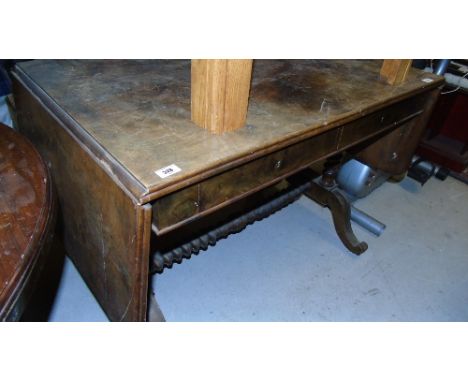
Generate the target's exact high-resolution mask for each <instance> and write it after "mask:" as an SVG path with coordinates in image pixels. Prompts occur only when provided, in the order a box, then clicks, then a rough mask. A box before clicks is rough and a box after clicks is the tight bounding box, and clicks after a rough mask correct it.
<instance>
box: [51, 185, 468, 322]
mask: <svg viewBox="0 0 468 382" xmlns="http://www.w3.org/2000/svg"><path fill="white" fill-rule="evenodd" d="M355 205H356V206H357V207H358V208H360V209H362V210H364V211H366V212H368V213H370V214H371V215H373V216H374V217H375V218H377V219H379V220H381V221H382V222H384V223H385V224H386V225H387V229H386V230H385V232H384V233H383V235H382V236H381V237H379V238H377V237H375V236H372V235H371V234H370V233H368V232H367V231H365V230H363V229H362V228H360V227H359V226H357V225H353V226H354V230H355V232H356V234H357V236H358V238H359V239H361V240H365V241H367V243H368V244H369V249H368V250H367V252H365V253H364V254H363V255H362V256H360V257H358V256H355V255H353V254H351V253H350V252H348V251H347V250H346V249H345V248H344V247H343V245H342V244H341V242H340V241H339V240H338V238H337V236H336V234H335V232H334V229H333V226H332V223H331V217H330V214H329V212H328V210H327V209H324V208H321V207H319V206H318V205H316V204H314V203H313V202H312V201H310V200H308V199H306V198H301V199H300V200H298V201H297V202H295V203H294V204H292V205H290V206H289V207H287V208H285V209H283V210H281V211H279V212H277V213H276V214H274V215H273V216H271V217H270V218H268V219H265V220H263V221H261V222H257V223H255V224H254V225H251V226H249V227H247V229H245V230H244V231H242V232H240V233H238V234H235V235H232V236H230V237H228V238H227V239H225V240H221V241H220V242H219V243H218V244H217V245H216V246H215V247H211V248H209V249H208V250H207V251H205V252H201V253H200V254H199V255H198V256H194V257H192V259H191V260H189V261H185V262H183V263H182V264H180V265H177V264H176V265H175V266H174V267H173V268H172V269H169V270H165V271H164V273H163V274H162V275H158V276H156V280H155V285H156V289H157V296H158V300H159V304H160V306H161V309H162V310H163V312H164V314H165V316H166V319H167V320H168V321H467V320H468V187H467V186H466V185H465V184H463V183H461V182H459V181H457V180H455V179H453V178H450V177H449V178H448V179H447V180H445V181H444V182H441V181H439V180H437V179H434V178H432V179H431V180H429V182H428V183H426V185H425V186H424V187H421V186H420V185H419V184H417V183H416V182H414V181H413V180H411V179H409V178H406V179H405V180H404V181H403V182H401V183H399V184H395V183H386V184H384V185H383V186H382V187H380V188H379V189H377V190H376V191H375V192H374V193H372V194H371V195H370V196H368V197H367V198H365V199H363V200H359V201H357V202H356V204H355ZM49 320H50V321H104V320H106V317H105V315H104V313H103V312H102V310H101V309H100V307H99V306H98V304H97V302H96V301H95V299H94V298H93V296H92V295H91V293H90V292H89V290H88V289H87V287H86V286H85V284H84V282H83V281H82V279H81V277H80V276H79V275H78V273H77V271H76V269H75V268H74V267H73V265H72V264H71V263H70V262H69V261H68V260H67V261H66V263H65V268H64V273H63V277H62V280H61V284H60V288H59V291H58V294H57V297H56V301H55V303H54V306H53V309H52V312H51V314H50V317H49Z"/></svg>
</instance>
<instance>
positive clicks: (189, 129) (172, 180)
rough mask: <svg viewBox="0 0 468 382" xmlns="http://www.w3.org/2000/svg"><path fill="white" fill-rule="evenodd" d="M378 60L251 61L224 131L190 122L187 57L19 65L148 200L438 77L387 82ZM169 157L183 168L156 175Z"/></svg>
mask: <svg viewBox="0 0 468 382" xmlns="http://www.w3.org/2000/svg"><path fill="white" fill-rule="evenodd" d="M380 66H381V61H378V60H377V61H361V60H338V61H335V60H255V62H254V67H253V74H252V86H251V91H250V100H249V110H248V114H247V126H248V127H246V128H242V129H238V130H236V131H231V132H228V133H224V134H211V133H209V132H208V131H207V130H205V129H201V128H199V127H197V126H196V125H195V124H194V123H193V122H191V121H190V61H189V60H154V61H131V60H130V61H129V60H125V61H112V60H103V61H94V60H85V61H75V60H70V61H68V60H67V61H61V60H44V61H43V60H39V61H32V62H25V63H21V64H20V67H19V69H18V75H19V76H20V77H21V78H22V80H24V81H25V82H26V83H28V86H30V87H31V88H32V87H33V85H34V84H37V88H36V89H35V90H34V94H36V95H37V96H38V97H40V98H41V100H43V102H44V103H45V104H47V105H48V107H49V108H53V107H54V105H55V106H56V108H57V109H58V110H62V113H65V114H66V115H68V116H69V118H68V120H66V119H65V118H62V116H61V115H60V114H59V113H58V112H54V113H55V115H56V116H57V117H58V118H60V119H61V120H62V122H63V123H64V124H66V125H67V126H68V128H69V129H70V130H71V131H72V132H73V133H74V134H75V135H76V137H77V139H78V140H79V141H80V142H82V144H84V145H85V146H86V147H88V148H89V150H90V151H91V152H93V153H94V154H95V155H96V156H97V157H99V158H100V160H101V161H102V163H103V164H104V165H105V166H104V167H105V171H106V172H107V173H108V175H109V176H111V177H113V178H115V179H117V180H118V182H120V183H121V184H122V185H123V186H124V187H125V188H126V189H128V190H129V192H131V193H132V195H133V196H134V197H135V198H136V199H137V200H138V201H139V202H140V203H146V202H149V201H151V200H154V199H156V198H158V197H160V196H163V195H166V194H169V193H171V192H173V191H175V190H177V189H181V188H184V187H187V186H189V185H190V184H194V183H197V182H199V181H200V180H202V179H203V178H205V179H206V178H208V177H211V176H213V175H215V174H217V173H221V172H224V171H226V170H227V169H229V168H234V167H236V166H237V165H239V164H241V163H245V162H248V161H250V160H252V159H255V158H256V157H260V156H262V155H264V154H266V153H268V152H273V151H276V150H278V149H280V148H282V147H286V146H288V145H291V144H293V143H295V142H299V141H301V140H303V139H306V138H308V137H312V136H314V135H317V134H320V133H321V132H324V131H327V130H330V129H333V128H336V127H337V126H339V125H342V124H344V123H348V122H350V121H353V120H355V119H359V118H360V117H362V116H364V115H367V114H369V113H372V112H374V111H376V110H378V109H380V108H383V107H384V106H386V105H389V104H392V103H396V102H398V101H401V100H403V99H405V98H409V97H411V96H412V95H414V94H416V93H421V92H424V91H426V90H427V89H430V88H434V87H437V86H440V84H442V83H443V78H440V77H438V76H434V75H432V74H429V73H424V72H422V71H419V70H415V69H410V71H409V73H408V76H407V80H406V81H405V82H404V83H403V84H401V85H399V86H397V87H392V86H388V85H386V84H385V83H383V82H382V81H380V80H379V71H380ZM424 78H429V79H431V80H432V81H433V82H431V83H426V82H423V81H422V79H424ZM52 99H53V101H52ZM103 148H105V150H103ZM181 148H183V149H181ZM172 163H175V164H176V165H178V166H179V167H180V168H181V169H182V171H181V172H179V173H177V174H174V175H173V176H170V177H167V178H164V179H161V178H160V177H159V176H157V175H156V174H155V170H157V169H160V168H162V167H165V166H167V165H170V164H172Z"/></svg>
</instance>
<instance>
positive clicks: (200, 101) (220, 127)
mask: <svg viewBox="0 0 468 382" xmlns="http://www.w3.org/2000/svg"><path fill="white" fill-rule="evenodd" d="M252 61H253V60H192V69H191V70H192V80H191V83H192V84H191V86H192V88H191V97H192V99H191V102H192V121H193V122H194V123H196V124H197V125H198V126H200V127H202V128H204V129H207V130H209V131H211V132H212V133H223V132H226V131H232V130H236V129H239V128H241V127H243V126H245V120H246V117H247V107H248V103H249V90H250V80H251V75H252Z"/></svg>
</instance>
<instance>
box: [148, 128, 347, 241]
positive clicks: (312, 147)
mask: <svg viewBox="0 0 468 382" xmlns="http://www.w3.org/2000/svg"><path fill="white" fill-rule="evenodd" d="M339 131H340V129H339V128H337V129H334V130H331V131H327V132H325V133H323V134H320V135H317V136H314V137H312V138H308V139H306V140H304V141H302V142H299V143H296V144H293V145H291V146H288V147H286V148H284V149H281V150H278V151H275V152H273V153H270V154H267V155H265V156H263V157H261V158H258V159H254V160H252V161H250V162H247V163H245V164H243V165H240V166H238V167H235V168H233V169H231V170H227V171H225V172H223V173H220V174H218V175H215V176H212V177H210V178H208V179H205V180H203V181H201V182H199V183H197V184H194V185H192V186H189V187H186V188H185V189H182V190H179V191H176V192H174V193H172V194H169V195H167V196H164V197H162V198H160V199H158V200H157V201H155V202H154V203H153V224H154V225H155V226H156V228H157V231H158V233H164V232H167V231H170V230H171V229H174V228H176V227H177V226H179V225H180V224H182V223H184V222H187V221H189V220H191V219H194V218H196V217H198V216H201V215H204V214H207V213H209V212H211V211H215V210H217V209H218V208H220V207H222V206H223V205H225V204H228V203H231V202H234V201H235V200H237V199H239V198H241V197H243V196H246V195H248V194H250V193H252V192H255V191H257V190H260V189H262V188H264V187H267V186H269V185H271V184H273V183H275V182H277V181H279V180H281V179H283V178H285V177H287V176H289V175H290V174H291V173H294V172H296V171H299V170H301V169H303V168H306V167H308V166H310V165H311V164H312V163H313V162H315V161H316V160H318V159H321V158H323V157H325V156H327V155H329V154H331V153H333V152H335V151H336V146H337V143H338V137H339Z"/></svg>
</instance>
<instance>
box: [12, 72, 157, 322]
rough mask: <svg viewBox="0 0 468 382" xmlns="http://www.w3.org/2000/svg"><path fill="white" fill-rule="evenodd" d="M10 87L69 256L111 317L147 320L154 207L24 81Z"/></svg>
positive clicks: (20, 121) (21, 125)
mask: <svg viewBox="0 0 468 382" xmlns="http://www.w3.org/2000/svg"><path fill="white" fill-rule="evenodd" d="M13 90H14V94H15V101H16V107H17V117H18V123H19V127H20V130H21V132H22V133H24V134H25V135H27V136H28V137H29V138H30V139H31V140H32V141H34V142H35V145H36V146H37V148H38V150H39V151H40V152H41V154H42V156H43V157H44V159H45V160H46V161H47V162H48V164H50V168H51V172H52V173H53V175H54V179H55V185H56V187H57V191H58V192H57V193H58V199H59V203H60V213H61V215H62V219H61V220H62V221H63V222H64V227H63V243H64V246H65V249H66V251H67V254H68V255H69V256H70V258H71V260H72V261H73V263H74V264H75V266H76V267H77V269H78V270H79V272H80V273H81V275H82V276H83V278H84V280H85V282H86V283H87V285H88V286H89V288H90V289H91V291H92V292H93V294H94V295H95V296H96V298H97V300H98V301H99V303H100V304H101V306H102V307H103V309H104V311H105V312H106V314H107V316H108V317H109V319H111V320H113V321H144V320H145V319H146V294H147V288H148V277H147V275H148V266H149V265H148V263H149V236H150V234H151V208H148V206H140V205H138V204H136V203H135V201H134V200H133V199H132V198H131V197H130V196H129V195H128V193H126V192H125V191H124V190H122V189H121V188H120V187H119V183H118V182H116V181H115V179H114V178H112V177H111V176H109V175H108V174H107V173H106V171H105V170H104V169H103V168H102V167H101V166H102V163H101V162H100V161H99V159H98V158H95V157H94V156H93V155H90V153H89V151H88V149H87V148H85V147H83V146H81V145H80V144H79V143H78V142H77V141H76V139H75V137H74V136H73V134H71V133H70V132H69V131H68V129H67V128H66V127H65V126H64V125H62V124H61V123H60V122H59V121H58V120H57V119H56V118H55V117H54V116H53V115H52V114H51V112H50V110H48V108H46V107H44V106H43V105H42V104H41V103H40V101H39V100H38V99H37V98H36V97H34V95H33V94H32V93H31V91H30V89H28V88H27V87H26V86H25V85H24V84H23V83H22V82H21V81H18V80H17V79H14V81H13Z"/></svg>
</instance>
